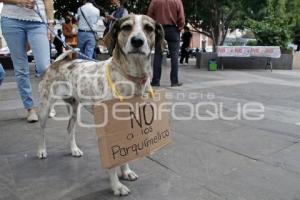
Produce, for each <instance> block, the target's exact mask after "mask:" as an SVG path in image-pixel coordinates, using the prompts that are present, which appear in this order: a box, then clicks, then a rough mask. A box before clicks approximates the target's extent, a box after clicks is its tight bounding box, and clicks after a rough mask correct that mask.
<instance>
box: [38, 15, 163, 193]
mask: <svg viewBox="0 0 300 200" xmlns="http://www.w3.org/2000/svg"><path fill="white" fill-rule="evenodd" d="M108 38H110V40H106V45H107V46H109V47H110V48H111V49H113V56H112V58H110V59H108V60H106V61H103V62H94V61H88V60H80V59H76V60H68V57H69V56H68V55H70V54H71V53H73V52H72V51H71V50H70V51H67V52H65V53H64V54H63V55H61V56H60V57H58V58H57V60H56V61H55V63H53V64H52V65H51V66H50V67H49V68H48V70H47V71H46V73H45V75H44V77H43V80H42V81H41V83H40V85H39V91H40V101H41V105H40V125H41V137H40V141H39V147H38V153H37V156H38V157H39V158H40V159H44V158H46V157H47V151H46V140H45V136H46V133H45V125H46V120H47V118H48V113H49V111H50V109H51V108H52V107H53V105H55V103H56V102H57V100H58V99H61V100H63V101H64V102H65V103H66V104H67V105H69V106H67V107H68V111H69V113H70V116H71V117H70V119H69V124H68V128H67V131H68V133H69V135H70V147H71V154H72V155H73V156H74V157H80V156H82V155H83V153H82V151H81V149H80V148H79V147H78V146H77V144H76V139H75V130H76V128H75V127H76V122H77V110H78V106H79V105H82V104H84V105H85V106H84V107H85V108H86V109H87V110H88V111H89V112H91V113H93V112H92V105H93V104H94V103H97V102H101V101H105V100H111V99H114V98H116V95H114V94H113V91H112V89H111V88H110V87H109V82H108V81H109V80H107V76H105V74H107V73H108V74H110V78H111V79H110V80H111V81H112V82H113V83H115V88H116V90H117V91H118V92H119V94H120V95H122V96H128V95H132V94H134V95H142V94H143V92H145V91H147V90H149V89H150V87H151V86H150V79H151V77H152V68H151V50H152V49H153V47H154V46H155V44H158V42H162V41H163V38H164V32H163V28H162V26H161V25H160V24H158V23H156V22H155V21H154V20H152V19H151V18H149V17H147V16H144V15H129V16H126V17H124V18H122V19H120V20H119V21H117V22H116V23H115V24H114V26H113V27H112V29H111V31H110V32H109V37H108ZM125 82H127V83H131V84H122V83H125ZM117 83H118V84H117ZM120 169H121V174H122V179H125V180H129V181H135V180H136V179H137V178H138V176H137V175H136V173H135V172H134V171H132V170H131V169H130V168H129V165H128V164H125V165H123V166H120ZM117 170H118V168H117V167H116V168H113V169H110V170H108V173H109V178H110V183H111V189H112V190H113V192H114V194H115V195H120V196H124V195H128V194H129V193H130V190H129V189H128V188H127V187H126V186H125V185H123V184H122V183H121V182H120V181H119V177H118V174H117Z"/></svg>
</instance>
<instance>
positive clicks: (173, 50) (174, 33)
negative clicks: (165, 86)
mask: <svg viewBox="0 0 300 200" xmlns="http://www.w3.org/2000/svg"><path fill="white" fill-rule="evenodd" d="M165 34H166V40H167V42H168V47H169V52H170V55H171V73H170V80H171V84H172V85H174V84H178V56H179V48H180V34H179V31H178V30H177V28H176V27H168V28H166V29H165Z"/></svg>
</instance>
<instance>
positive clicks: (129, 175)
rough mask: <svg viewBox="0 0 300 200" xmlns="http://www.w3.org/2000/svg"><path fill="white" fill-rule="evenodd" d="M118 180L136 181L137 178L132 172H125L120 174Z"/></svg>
mask: <svg viewBox="0 0 300 200" xmlns="http://www.w3.org/2000/svg"><path fill="white" fill-rule="evenodd" d="M120 178H121V179H122V180H126V181H136V180H137V179H138V178H139V176H138V175H137V174H136V173H135V172H134V171H132V170H126V171H124V172H122V176H121V177H120Z"/></svg>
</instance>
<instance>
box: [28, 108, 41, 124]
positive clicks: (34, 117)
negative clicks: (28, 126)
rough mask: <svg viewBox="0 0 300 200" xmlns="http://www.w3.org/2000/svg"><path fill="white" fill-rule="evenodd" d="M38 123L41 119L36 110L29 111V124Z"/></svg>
mask: <svg viewBox="0 0 300 200" xmlns="http://www.w3.org/2000/svg"><path fill="white" fill-rule="evenodd" d="M37 121H39V117H38V115H37V114H36V112H35V110H34V109H30V110H28V115H27V122H29V123H34V122H37Z"/></svg>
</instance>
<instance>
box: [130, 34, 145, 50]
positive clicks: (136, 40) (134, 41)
mask: <svg viewBox="0 0 300 200" xmlns="http://www.w3.org/2000/svg"><path fill="white" fill-rule="evenodd" d="M131 44H132V46H133V47H135V48H139V47H141V46H143V45H144V40H143V39H141V38H139V37H136V36H134V37H132V38H131Z"/></svg>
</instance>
